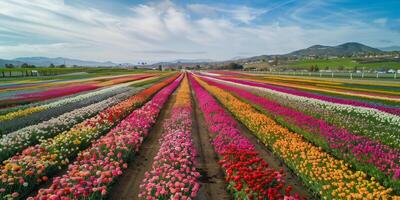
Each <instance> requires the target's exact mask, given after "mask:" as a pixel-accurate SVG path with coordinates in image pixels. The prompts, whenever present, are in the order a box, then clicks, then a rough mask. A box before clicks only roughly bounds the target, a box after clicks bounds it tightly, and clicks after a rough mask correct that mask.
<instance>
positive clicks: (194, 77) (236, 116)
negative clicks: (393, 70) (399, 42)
mask: <svg viewBox="0 0 400 200" xmlns="http://www.w3.org/2000/svg"><path fill="white" fill-rule="evenodd" d="M399 87H400V85H397V84H391V83H386V82H384V81H382V82H372V81H364V82H362V81H354V82H352V81H346V80H329V79H306V78H294V77H285V76H263V75H254V74H246V73H244V72H233V71H208V72H188V71H186V72H168V73H165V72H148V73H146V72H143V73H140V74H139V73H138V74H130V75H119V76H99V77H92V78H87V79H83V80H74V79H71V80H56V79H55V80H46V81H39V82H29V81H21V82H18V83H17V82H16V83H15V84H10V83H7V84H3V85H2V84H0V88H1V91H0V161H1V164H0V199H31V200H33V199H37V200H44V199H52V200H53V199H54V200H58V199H60V200H69V199H85V200H94V199H238V200H239V199H240V200H255V199H265V200H266V199H289V200H290V199H400V104H399V102H400V93H399V91H400V89H399ZM205 144H206V145H205ZM206 147H207V149H205V148H206ZM218 188H219V189H221V188H222V190H223V191H219V192H215V191H217V189H218ZM219 189H218V190H219ZM222 193H223V194H222Z"/></svg>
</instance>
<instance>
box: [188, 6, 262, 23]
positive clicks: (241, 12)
mask: <svg viewBox="0 0 400 200" xmlns="http://www.w3.org/2000/svg"><path fill="white" fill-rule="evenodd" d="M187 7H188V9H189V10H190V11H192V12H195V13H197V14H202V15H210V14H211V15H218V14H223V15H227V16H229V17H231V18H232V19H234V20H236V21H238V22H242V23H245V24H248V23H250V22H251V21H253V20H254V19H256V18H257V17H259V16H260V15H262V14H264V13H266V12H267V10H266V9H256V8H250V7H247V6H210V5H206V4H189V5H188V6H187Z"/></svg>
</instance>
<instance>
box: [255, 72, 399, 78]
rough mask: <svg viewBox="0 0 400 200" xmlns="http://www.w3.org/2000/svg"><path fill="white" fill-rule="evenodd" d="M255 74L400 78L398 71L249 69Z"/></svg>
mask: <svg viewBox="0 0 400 200" xmlns="http://www.w3.org/2000/svg"><path fill="white" fill-rule="evenodd" d="M248 72H249V73H255V74H272V75H286V76H310V77H324V78H327V77H328V78H349V79H394V80H399V78H400V77H398V76H399V75H398V74H397V73H367V72H365V73H362V72H361V73H354V72H266V71H248Z"/></svg>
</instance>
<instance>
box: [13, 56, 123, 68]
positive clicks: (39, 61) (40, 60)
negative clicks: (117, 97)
mask: <svg viewBox="0 0 400 200" xmlns="http://www.w3.org/2000/svg"><path fill="white" fill-rule="evenodd" d="M12 61H18V62H21V63H27V64H30V65H36V66H44V67H47V66H49V65H50V64H54V65H63V64H65V65H66V66H73V65H77V66H87V67H107V66H116V65H118V64H116V63H113V62H97V61H85V60H78V59H71V58H62V57H58V58H47V57H20V58H15V59H13V60H12Z"/></svg>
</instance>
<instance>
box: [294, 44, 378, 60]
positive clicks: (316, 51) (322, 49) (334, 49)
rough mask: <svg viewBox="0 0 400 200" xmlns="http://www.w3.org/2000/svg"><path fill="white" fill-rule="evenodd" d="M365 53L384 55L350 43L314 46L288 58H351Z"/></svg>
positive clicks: (376, 50) (373, 49) (375, 50)
mask: <svg viewBox="0 0 400 200" xmlns="http://www.w3.org/2000/svg"><path fill="white" fill-rule="evenodd" d="M364 53H382V50H379V49H377V48H373V47H369V46H366V45H363V44H360V43H356V42H348V43H344V44H340V45H337V46H324V45H314V46H311V47H308V48H306V49H301V50H297V51H293V52H291V53H289V54H287V55H288V56H298V57H302V56H351V55H354V54H364Z"/></svg>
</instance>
